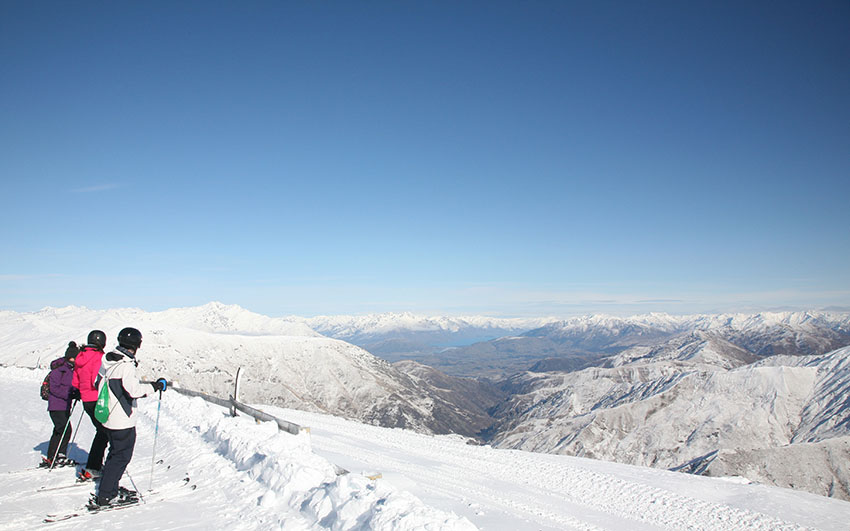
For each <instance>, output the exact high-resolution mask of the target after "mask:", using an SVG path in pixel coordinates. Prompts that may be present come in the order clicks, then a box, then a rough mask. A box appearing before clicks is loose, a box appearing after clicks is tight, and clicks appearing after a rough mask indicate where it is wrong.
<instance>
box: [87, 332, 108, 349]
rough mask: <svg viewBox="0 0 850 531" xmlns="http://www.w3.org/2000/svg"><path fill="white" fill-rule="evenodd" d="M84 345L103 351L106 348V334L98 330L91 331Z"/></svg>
mask: <svg viewBox="0 0 850 531" xmlns="http://www.w3.org/2000/svg"><path fill="white" fill-rule="evenodd" d="M86 343H87V344H89V345H92V346H95V347H98V348H99V349H100V350H103V349H104V348H106V334H104V333H103V332H101V331H100V330H92V331H91V332H89V337H88V339H86Z"/></svg>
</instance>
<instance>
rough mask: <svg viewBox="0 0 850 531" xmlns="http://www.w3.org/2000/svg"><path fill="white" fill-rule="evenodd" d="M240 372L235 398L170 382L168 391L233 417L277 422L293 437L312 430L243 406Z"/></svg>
mask: <svg viewBox="0 0 850 531" xmlns="http://www.w3.org/2000/svg"><path fill="white" fill-rule="evenodd" d="M240 372H241V369H240V370H239V371H236V385H235V389H234V395H235V396H231V397H230V398H228V399H224V398H220V397H217V396H212V395H209V394H207V393H202V392H200V391H193V390H191V389H184V388H182V387H179V386H177V385H172V384H171V383H170V382H169V384H168V389H171V390H174V391H176V392H178V393H180V394H181V395H186V396H196V397H198V398H202V399H204V400H206V401H207V402H210V403H212V404H215V405H217V406H221V407H223V408H227V409H229V410H230V414H231V415H233V416H234V417H235V416H236V412H237V411H241V412H242V413H244V414H246V415H248V416H251V417H254V419H256V420H257V421H261V422H275V423H276V424H277V427H278V429H279V430H280V431H285V432H287V433H291V434H293V435H298V434H299V433H300V432H301V431H309V430H310V428H305V427H302V426H299V425H298V424H295V423H294V422H289V421H288V420H283V419H280V418H277V417H275V416H274V415H269V414H268V413H266V412H264V411H260V410H259V409H256V408H253V407H251V406H249V405H246V404H243V403H242V402H239V401H238V400H237V397H238V392H239V374H240ZM146 383H150V382H146Z"/></svg>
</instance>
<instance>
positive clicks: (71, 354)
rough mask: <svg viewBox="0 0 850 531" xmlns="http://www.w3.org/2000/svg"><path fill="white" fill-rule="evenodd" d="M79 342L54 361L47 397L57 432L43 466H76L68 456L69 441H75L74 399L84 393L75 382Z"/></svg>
mask: <svg viewBox="0 0 850 531" xmlns="http://www.w3.org/2000/svg"><path fill="white" fill-rule="evenodd" d="M79 351H80V350H79V349H78V348H77V344H76V343H74V342H73V341H71V342H70V343H68V348H67V349H66V350H65V356H63V357H61V358H56V359H55V360H53V361H52V362H51V363H50V376H49V381H50V396H49V397H48V398H47V412H48V413H49V414H50V420H51V421H53V434H52V435H51V436H50V444H49V445H48V447H47V457H43V458H42V462H41V465H40V466H43V467H45V468H53V467H56V466H67V465H73V464H74V462H73V461H70V460H69V459H68V458H67V457H66V455H67V452H68V441H70V440H71V423H70V422H69V421H70V418H71V402H73V401H74V400H76V399H78V398H79V396H80V392H79V391H78V390H77V389H75V388H74V387H73V386H72V385H71V380H72V379H73V377H74V362H75V361H76V359H77V354H78V353H79Z"/></svg>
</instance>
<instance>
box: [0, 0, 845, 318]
mask: <svg viewBox="0 0 850 531" xmlns="http://www.w3.org/2000/svg"><path fill="white" fill-rule="evenodd" d="M848 170H850V3H848V2H846V1H843V0H842V1H823V2H803V1H800V2H783V1H780V2H773V1H771V2H716V1H706V2H681V1H669V2H652V1H650V2H631V1H622V2H609V1H592V2H589V1H582V2H570V1H551V2H543V1H516V2H498V1H497V2H493V1H487V2H454V1H451V2H449V1H435V2H396V1H366V2H331V1H299V2H282V1H281V2H210V1H204V2H188V1H187V2H143V3H139V2H135V3H129V2H40V1H35V2H25V1H4V2H2V3H0V179H2V191H3V194H2V197H3V208H2V209H0V223H2V227H0V244H2V258H0V308H2V309H11V310H17V311H30V310H36V309H39V308H42V307H44V306H64V305H69V304H74V305H82V306H87V307H90V308H115V307H139V308H143V309H146V310H161V309H165V308H170V307H176V306H190V305H196V304H203V303H205V302H208V301H211V300H217V301H222V302H225V303H231V304H239V305H241V306H243V307H245V308H248V309H251V310H254V311H257V312H260V313H265V314H267V315H273V316H277V315H289V314H297V315H303V316H310V315H316V314H341V313H351V314H362V313H368V312H382V311H405V310H407V311H413V312H416V313H426V314H431V313H435V314H436V313H442V314H490V315H501V316H526V315H557V316H567V315H573V314H583V313H612V314H633V313H643V312H648V311H667V312H670V313H691V312H704V311H705V312H712V311H750V310H769V309H779V308H802V309H820V308H826V307H844V308H850V267H848V266H850V208H848V207H850V204H848V203H850V202H848V198H850V175H848V174H850V171H848Z"/></svg>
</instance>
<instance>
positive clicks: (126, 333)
mask: <svg viewBox="0 0 850 531" xmlns="http://www.w3.org/2000/svg"><path fill="white" fill-rule="evenodd" d="M118 345H120V346H122V347H124V348H131V349H133V350H136V349H137V348H139V347H140V346H142V333H141V332H139V331H138V330H136V329H135V328H125V329H123V330H121V331H120V332H118Z"/></svg>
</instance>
